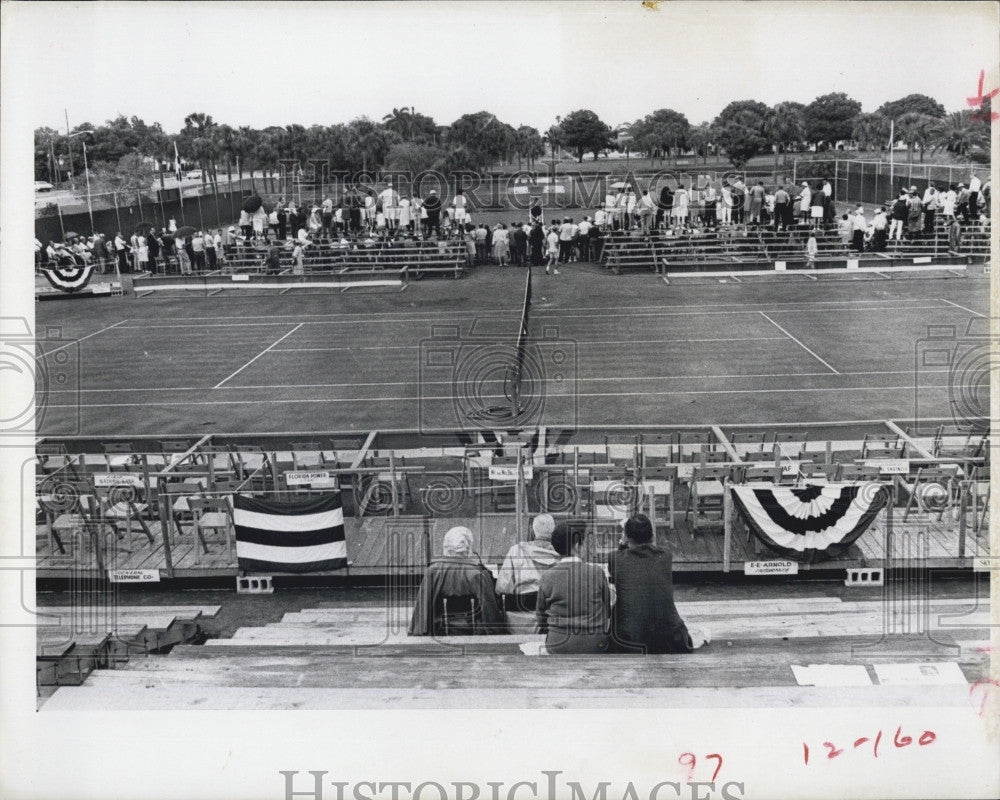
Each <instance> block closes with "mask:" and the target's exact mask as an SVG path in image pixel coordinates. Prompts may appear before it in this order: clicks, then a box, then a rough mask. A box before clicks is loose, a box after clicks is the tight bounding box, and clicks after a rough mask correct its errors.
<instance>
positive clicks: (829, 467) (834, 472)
mask: <svg viewBox="0 0 1000 800" xmlns="http://www.w3.org/2000/svg"><path fill="white" fill-rule="evenodd" d="M839 473H840V464H818V463H813V462H807V463H805V464H802V465H800V466H799V476H800V477H801V478H802V481H803V482H804V483H812V484H815V485H823V484H826V483H835V482H836V481H837V476H838V474H839Z"/></svg>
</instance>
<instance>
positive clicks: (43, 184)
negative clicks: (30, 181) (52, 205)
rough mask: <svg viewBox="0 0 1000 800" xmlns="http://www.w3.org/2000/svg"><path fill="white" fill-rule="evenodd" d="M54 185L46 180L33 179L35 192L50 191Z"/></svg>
mask: <svg viewBox="0 0 1000 800" xmlns="http://www.w3.org/2000/svg"><path fill="white" fill-rule="evenodd" d="M55 188H56V187H55V186H53V185H52V184H51V183H49V182H48V181H35V191H36V192H51V191H52V190H53V189H55Z"/></svg>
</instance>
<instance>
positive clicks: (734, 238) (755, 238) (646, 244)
mask: <svg viewBox="0 0 1000 800" xmlns="http://www.w3.org/2000/svg"><path fill="white" fill-rule="evenodd" d="M808 238H809V229H808V227H801V226H800V227H799V228H797V229H795V230H794V231H777V232H776V231H774V230H771V229H769V228H752V227H751V228H742V227H736V226H728V227H720V228H705V229H703V230H702V231H701V232H700V233H687V234H680V235H675V234H673V233H672V232H669V231H662V230H657V231H653V233H652V234H651V235H648V236H642V235H640V234H639V233H638V232H636V231H631V232H628V231H614V232H611V233H609V234H608V235H607V237H606V238H605V244H604V255H603V263H604V266H605V267H607V268H608V269H610V270H612V271H613V272H615V273H620V272H621V271H622V270H639V271H646V270H650V271H652V272H655V273H658V274H669V273H677V272H689V271H694V272H698V271H716V272H735V273H738V272H741V271H750V270H773V269H775V264H776V262H780V263H782V264H783V265H784V267H783V268H785V269H801V268H804V267H805V266H806V258H805V249H806V242H807V241H808ZM816 240H817V245H818V248H819V253H818V255H817V259H816V266H817V268H820V269H822V268H843V267H845V266H846V263H847V261H848V260H857V261H859V262H860V263H861V264H863V265H864V266H871V267H880V266H881V267H885V268H891V267H893V266H895V265H897V264H908V265H913V264H917V265H919V264H921V263H930V261H934V262H936V263H943V264H952V263H954V264H963V263H966V262H967V261H968V260H970V259H971V260H973V261H983V260H985V259H988V258H989V254H990V224H989V222H982V223H978V222H977V223H973V224H970V225H963V229H962V244H961V247H960V249H959V251H958V252H952V251H951V250H950V249H949V244H948V230H947V223H946V221H945V220H944V219H943V218H942V217H941V216H940V215H938V216H937V217H936V219H935V227H934V233H933V234H922V235H921V236H919V237H916V238H913V239H910V238H903V239H901V240H898V241H897V240H895V239H893V240H891V241H889V242H888V243H887V246H886V248H885V250H883V251H881V252H875V251H872V250H870V249H868V250H866V251H865V252H864V253H860V254H859V253H857V252H856V251H854V250H853V249H852V248H851V246H850V243H849V242H848V243H845V242H844V241H843V239H842V237H841V236H840V234H839V233H838V232H837V230H836V228H829V229H826V230H820V231H817V233H816Z"/></svg>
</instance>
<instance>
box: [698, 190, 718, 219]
mask: <svg viewBox="0 0 1000 800" xmlns="http://www.w3.org/2000/svg"><path fill="white" fill-rule="evenodd" d="M702 203H703V204H704V208H705V212H704V216H705V224H706V225H707V226H708V227H710V228H715V227H717V226H718V224H719V210H718V209H719V193H718V192H717V191H715V187H714V186H713V185H712V184H711V183H710V184H708V187H707V188H706V189H705V194H704V196H703V197H702Z"/></svg>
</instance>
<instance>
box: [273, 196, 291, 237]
mask: <svg viewBox="0 0 1000 800" xmlns="http://www.w3.org/2000/svg"><path fill="white" fill-rule="evenodd" d="M274 211H275V214H276V219H277V222H278V231H277V236H278V239H280V240H284V239H287V238H288V209H287V208H285V206H284V205H282V203H281V201H280V200H279V201H278V206H277V208H275V210H274Z"/></svg>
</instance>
